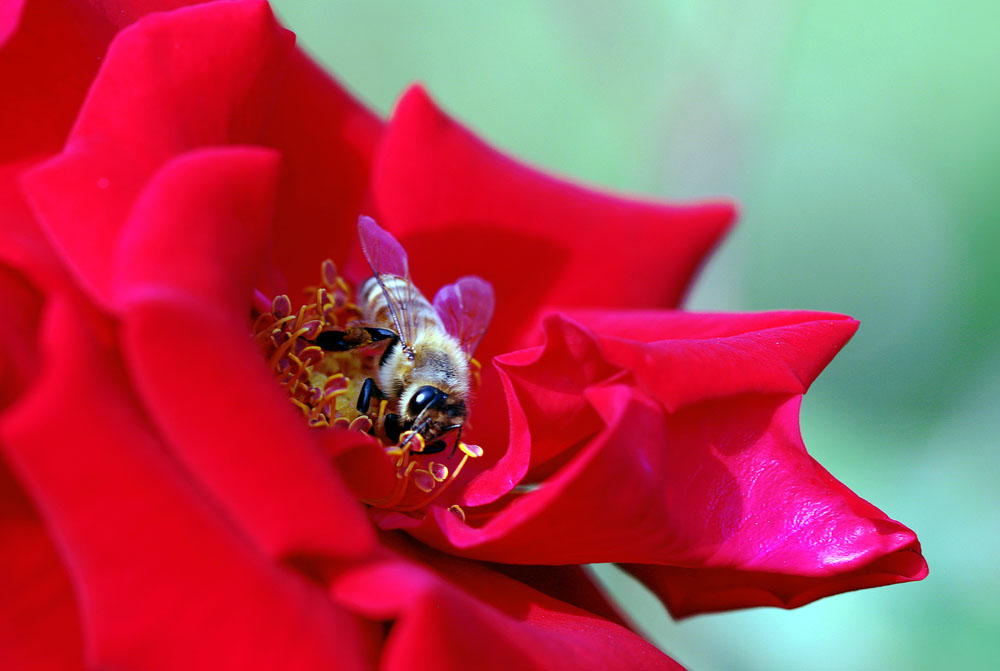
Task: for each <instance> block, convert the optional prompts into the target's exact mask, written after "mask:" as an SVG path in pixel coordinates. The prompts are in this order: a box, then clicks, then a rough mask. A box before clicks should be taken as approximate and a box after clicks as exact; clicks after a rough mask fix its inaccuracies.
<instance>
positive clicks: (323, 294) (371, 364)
mask: <svg viewBox="0 0 1000 671" xmlns="http://www.w3.org/2000/svg"><path fill="white" fill-rule="evenodd" d="M353 295H354V293H353V291H352V288H351V286H350V285H349V284H348V283H347V282H346V280H345V279H344V278H343V277H341V276H340V275H339V273H338V272H337V266H336V265H334V263H333V261H331V260H329V259H327V260H326V261H324V262H323V264H322V266H321V271H320V283H319V284H318V285H317V286H312V287H309V288H307V289H306V291H305V298H304V300H303V303H302V305H301V306H299V308H298V309H297V310H296V309H294V307H293V305H292V301H291V300H290V299H289V297H288V296H286V295H284V294H280V295H278V296H275V297H274V298H273V299H268V298H267V296H265V295H264V294H262V293H261V292H259V291H258V292H256V293H255V295H254V303H253V312H252V316H253V327H252V329H251V333H252V337H253V339H254V341H255V342H256V343H257V346H258V347H259V348H260V351H261V353H262V354H263V356H264V357H265V359H266V360H267V362H268V366H269V367H270V368H271V370H272V371H273V373H274V375H275V377H276V378H277V381H278V383H279V384H280V385H281V386H282V387H283V388H284V389H285V390H286V392H287V393H288V398H289V400H290V401H291V403H292V405H294V406H295V407H296V408H298V409H299V411H300V412H301V413H302V415H303V417H304V419H305V421H306V422H307V423H308V425H309V426H310V427H312V428H314V429H318V430H324V429H330V428H342V429H348V430H353V431H361V432H363V433H367V434H369V435H371V436H374V437H375V438H376V439H377V440H378V442H379V447H378V448H374V447H373V449H382V451H383V452H384V453H385V455H386V457H387V458H388V459H390V460H391V463H392V465H393V466H394V467H395V482H394V486H393V487H392V489H391V491H388V492H386V494H385V496H383V497H380V498H374V499H365V500H363V502H364V503H366V504H368V505H371V506H374V507H377V508H384V509H390V510H395V511H398V512H405V513H414V514H417V513H419V511H421V510H423V509H424V508H426V507H427V506H428V505H429V504H430V503H431V502H432V501H434V500H435V499H437V498H438V497H439V496H440V495H441V494H442V493H443V492H444V491H445V489H446V488H447V487H448V485H450V484H451V483H452V482H454V481H455V479H456V478H457V477H458V475H459V473H461V472H462V469H463V468H464V467H465V464H466V462H467V461H468V460H469V459H476V458H479V457H481V456H482V455H483V450H482V448H480V447H479V446H477V445H468V444H466V443H464V442H462V441H458V444H457V445H455V446H454V448H452V449H451V450H450V451H447V450H446V451H444V452H438V453H435V454H434V455H433V457H432V455H426V454H423V452H424V449H425V448H426V445H425V444H424V438H423V436H421V435H420V434H418V433H415V432H413V431H405V432H403V433H402V434H400V435H399V438H398V439H397V440H393V439H392V438H390V437H389V435H388V433H387V426H386V417H387V415H389V414H390V413H393V412H398V408H395V407H393V406H394V404H396V403H397V402H398V399H389V400H382V401H379V402H378V403H377V404H371V405H374V406H375V407H372V408H370V409H369V411H368V412H362V411H359V410H358V408H357V399H358V395H359V394H360V393H361V390H362V385H363V384H364V382H365V380H367V379H368V378H374V377H376V376H377V372H378V366H379V356H378V354H379V352H378V351H377V350H371V349H369V350H364V349H359V350H350V351H346V352H328V351H324V350H323V349H322V348H320V347H319V346H317V345H316V344H314V341H315V339H316V337H317V336H318V335H319V334H320V333H322V332H323V331H327V330H344V328H345V327H346V326H348V325H350V324H352V323H357V322H360V321H361V319H362V314H361V310H360V309H359V308H358V306H357V305H356V304H355V303H354V302H353V300H352V296H353ZM469 364H470V369H471V370H472V380H470V384H471V385H472V386H473V387H478V385H479V370H480V365H479V363H478V362H477V361H476V360H475V359H472V360H470V362H469ZM450 509H451V510H452V511H453V512H454V513H455V514H457V515H458V516H459V517H462V518H463V519H464V516H465V515H464V512H463V511H462V509H461V508H460V507H459V506H457V505H454V506H451V508H450Z"/></svg>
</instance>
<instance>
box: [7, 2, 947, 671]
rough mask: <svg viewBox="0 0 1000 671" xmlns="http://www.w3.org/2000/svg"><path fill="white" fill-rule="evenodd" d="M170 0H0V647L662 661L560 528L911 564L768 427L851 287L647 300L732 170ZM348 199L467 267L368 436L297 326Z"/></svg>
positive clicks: (722, 582) (195, 658)
mask: <svg viewBox="0 0 1000 671" xmlns="http://www.w3.org/2000/svg"><path fill="white" fill-rule="evenodd" d="M180 4H183V3H178V2H169V1H168V2H156V1H155V0H154V1H153V2H139V1H138V0H136V1H129V0H122V1H120V2H115V1H114V0H110V1H105V2H95V3H93V4H88V3H85V2H82V1H81V2H69V1H68V0H67V1H65V2H58V1H57V0H37V1H36V0H21V1H18V0H13V1H11V0H7V1H6V2H4V4H3V5H2V6H0V7H2V9H0V44H2V52H0V84H2V86H0V96H2V97H3V100H2V101H0V128H2V133H3V143H2V145H0V165H2V167H0V217H2V218H0V221H2V229H0V230H2V232H0V306H2V310H3V315H4V318H3V320H2V321H0V338H2V358H0V371H2V386H0V413H2V414H0V442H2V448H3V452H2V454H3V461H2V462H0V506H2V516H0V548H2V550H0V593H2V594H3V598H2V599H0V666H2V667H3V668H4V669H78V668H114V669H123V670H125V669H136V670H139V669H142V670H147V669H165V670H178V671H180V670H191V669H230V668H231V669H250V670H253V669H277V668H280V669H331V668H345V669H363V668H374V667H376V666H378V667H380V668H386V669H424V668H426V669H465V668H483V669H486V668H497V669H510V668H629V669H631V668H677V665H676V663H675V662H673V661H672V660H671V659H669V658H668V657H666V656H665V655H664V654H662V653H661V652H659V651H658V650H657V649H656V648H654V647H653V646H652V645H651V644H649V643H647V642H646V641H644V640H643V639H642V638H641V637H640V636H639V635H637V634H636V633H635V632H634V631H633V630H632V628H631V627H630V625H629V624H628V623H627V622H625V621H624V620H623V619H622V617H620V616H619V615H618V613H617V611H616V610H615V608H614V606H613V605H612V604H610V603H609V601H608V600H607V599H606V598H605V596H604V595H603V593H602V592H601V590H600V589H599V588H598V587H597V586H595V584H594V583H593V582H592V581H591V579H590V577H589V574H588V573H587V572H585V571H584V570H583V569H582V568H581V567H580V565H581V564H587V563H593V562H618V563H619V564H620V565H621V566H623V567H624V569H625V570H626V571H628V572H630V573H631V574H632V575H634V576H636V577H637V578H638V579H639V580H641V581H642V582H643V583H645V585H646V586H647V587H648V588H649V589H650V590H652V592H654V593H655V594H656V595H657V596H658V597H659V598H660V599H661V600H662V601H663V603H664V604H665V605H666V607H667V608H668V609H669V610H670V612H671V613H672V614H673V615H674V616H677V617H680V616H687V615H692V614H696V613H706V612H712V611H720V610H726V609H733V608H743V607H749V606H762V605H770V606H778V607H783V608H793V607H797V606H800V605H803V604H805V603H809V602H811V601H813V600H815V599H818V598H821V597H824V596H828V595H831V594H835V593H838V592H844V591H847V590H854V589H859V588H864V587H874V586H879V585H885V584H890V583H896V582H903V581H909V580H919V579H921V578H923V577H924V576H925V575H926V573H927V568H926V564H925V562H924V560H923V558H922V556H921V554H920V546H919V543H918V542H917V539H916V536H915V535H914V534H913V533H912V532H911V531H910V530H909V529H907V528H906V527H904V526H903V525H901V524H899V523H898V522H895V521H893V520H891V519H889V518H888V517H887V516H886V515H885V514H884V513H882V512H881V511H880V510H878V509H877V508H875V507H874V506H872V505H871V504H869V503H867V502H866V501H864V500H862V499H861V498H859V497H858V496H856V495H855V494H854V493H853V492H851V491H850V490H849V489H848V488H847V487H845V486H844V485H843V484H841V483H840V482H838V481H837V480H836V479H835V478H834V477H833V476H831V475H830V474H829V473H828V472H827V471H826V470H824V469H823V468H822V467H821V466H820V465H819V464H818V463H816V462H815V461H814V460H813V459H812V458H811V457H810V456H809V455H808V453H807V452H806V450H805V447H804V445H803V443H802V440H801V437H800V435H799V430H798V412H799V403H800V400H801V398H802V394H803V393H804V392H805V391H806V389H807V388H808V387H809V385H810V383H811V382H812V381H813V380H814V379H815V378H816V376H817V375H818V374H819V373H820V371H821V370H822V369H823V368H824V366H826V364H827V363H828V362H829V361H830V360H831V359H832V358H833V356H834V355H835V354H836V353H837V352H838V351H839V350H840V348H841V347H843V346H844V344H845V343H846V342H847V340H848V339H849V338H850V337H851V335H852V334H853V333H854V331H855V329H856V328H857V322H855V321H854V320H852V319H850V318H848V317H844V316H841V315H836V314H827V313H817V312H771V313H757V314H695V313H687V312H679V311H675V310H673V309H672V308H674V307H675V306H676V305H677V304H678V303H679V301H680V300H681V298H682V296H683V295H684V292H685V289H686V288H687V285H688V283H689V280H690V279H691V277H692V275H693V273H694V271H695V270H696V269H697V267H698V265H699V264H700V263H701V261H702V259H703V258H704V256H705V255H706V254H707V253H708V252H709V251H710V250H711V248H712V247H713V246H714V245H715V244H716V243H717V241H718V240H719V238H720V237H721V236H722V235H723V234H724V233H725V231H726V230H727V228H728V227H729V226H730V224H731V221H732V219H733V217H734V211H733V209H732V207H731V206H730V205H728V204H725V203H708V204H699V205H668V204H660V203H652V202H639V201H636V200H632V199H627V198H622V197H618V196H613V195H608V194H603V193H598V192H595V191H591V190H588V189H585V188H582V187H579V186H575V185H573V184H570V183H567V182H564V181H561V180H558V179H555V178H552V177H549V176H546V175H544V174H541V173H539V172H537V171H535V170H533V169H531V168H528V167H526V166H524V165H522V164H520V163H518V162H516V161H514V160H512V159H510V158H507V157H506V156H504V155H502V154H501V153H499V152H497V151H496V150H494V149H492V148H491V147H489V146H487V145H486V144H484V143H483V142H482V141H480V140H478V139H477V138H476V137H475V136H474V135H473V134H471V133H470V132H469V131H468V130H466V129H465V128H463V127H462V126H461V125H459V124H458V123H456V122H455V121H454V120H452V119H451V118H449V117H448V116H447V115H446V114H445V113H444V112H442V111H441V110H440V109H439V108H438V107H437V106H436V105H435V103H434V102H433V101H432V99H431V98H430V97H429V95H428V94H427V93H426V92H425V91H424V90H422V89H421V88H419V87H415V88H412V89H411V90H410V91H408V92H407V93H406V94H405V95H404V96H403V98H402V99H401V101H400V102H399V104H398V106H397V108H396V109H395V111H394V113H393V114H392V117H391V118H390V119H389V120H388V121H383V120H381V119H379V118H378V117H376V116H375V115H373V114H372V113H370V112H369V111H368V110H366V109H365V108H364V107H362V106H360V105H359V104H358V103H357V102H355V101H354V100H353V99H352V98H351V97H350V96H349V95H348V94H347V93H345V92H344V90H343V89H341V88H340V87H339V86H338V85H337V84H336V83H335V82H334V81H332V80H331V79H330V78H329V77H328V76H327V75H325V74H324V73H323V72H322V71H320V70H319V69H318V68H317V67H316V66H315V65H314V64H313V63H312V62H311V61H310V60H309V59H308V58H307V57H306V56H305V55H303V53H302V52H301V51H299V50H297V49H296V47H295V46H294V43H293V42H294V41H293V36H292V35H291V34H290V33H289V32H288V31H286V30H284V29H283V28H281V27H280V26H279V25H278V24H277V23H276V22H275V19H274V17H273V15H272V13H271V11H270V9H269V7H268V6H267V4H265V3H262V2H258V1H253V2H242V1H240V2H211V3H205V4H201V5H196V6H191V7H180V8H175V6H176V5H180ZM154 10H156V11H154ZM160 10H164V11H160ZM359 57H360V56H359ZM359 214H371V215H373V216H374V217H375V218H376V219H377V221H378V222H379V224H380V225H382V226H383V227H385V228H386V229H387V230H388V231H390V232H391V233H392V234H393V235H394V236H395V237H396V238H398V239H399V240H400V242H401V243H402V244H403V246H404V247H405V248H406V250H407V251H408V253H409V258H410V264H411V269H412V276H413V277H414V280H415V282H416V284H417V285H418V286H419V287H420V288H421V289H422V290H423V291H424V292H426V293H428V295H431V294H432V293H433V291H435V290H436V289H437V288H438V287H440V286H442V285H444V284H447V283H449V282H452V281H454V279H455V278H457V277H459V276H461V275H466V274H476V275H480V276H482V277H484V278H485V279H487V280H488V281H489V282H490V283H492V285H493V287H494V289H495V293H496V305H497V307H496V313H495V316H494V318H493V322H492V324H491V326H490V329H489V331H488V332H487V334H486V337H485V339H484V340H483V341H482V344H481V345H480V347H479V349H478V351H477V353H476V358H477V360H478V361H479V362H482V369H481V372H478V371H477V373H476V375H475V376H474V377H476V378H477V380H479V382H480V383H479V387H478V391H477V393H476V395H475V400H474V403H473V404H472V408H471V416H470V420H469V422H468V424H467V425H466V427H465V431H464V433H463V439H464V441H465V442H464V443H463V445H462V449H461V450H452V451H451V452H442V453H440V454H438V455H434V456H433V457H428V456H422V455H419V454H414V455H410V457H407V458H408V459H410V460H411V461H412V464H409V462H407V463H402V464H401V459H403V457H401V456H400V455H399V451H398V450H396V451H393V450H392V449H391V446H388V447H386V446H383V445H382V444H381V443H379V442H378V441H376V439H375V438H373V437H371V436H370V435H368V433H367V432H366V431H365V429H367V428H368V427H369V426H370V425H371V423H370V422H369V421H368V419H367V418H361V419H358V417H357V412H356V411H355V412H354V414H353V416H351V413H350V411H349V407H348V406H350V405H352V404H353V401H354V398H355V395H354V393H355V391H356V387H357V384H358V383H359V382H360V380H359V379H358V378H357V375H356V372H354V377H353V378H352V377H351V375H350V374H351V373H352V371H351V370H350V361H351V359H352V357H354V355H353V354H349V355H346V358H345V356H343V355H338V356H340V358H339V359H338V358H337V357H333V356H330V355H324V354H323V353H322V352H316V351H315V350H316V348H313V349H312V350H309V345H308V339H309V338H310V337H315V334H316V332H318V330H319V329H323V328H329V327H331V325H334V324H338V323H339V324H343V323H345V321H344V320H346V319H349V318H350V314H351V310H352V309H354V307H353V305H352V301H354V296H353V291H354V290H355V288H356V287H357V283H358V282H359V281H360V280H363V279H364V277H365V276H366V267H365V266H364V263H363V259H362V258H361V256H360V250H359V246H358V240H357V219H358V216H359ZM327 258H330V259H332V263H331V262H327V263H325V262H324V261H325V260H326V259H327ZM317 320H318V321H317ZM312 322H317V323H312ZM378 420H379V418H376V421H378ZM343 425H348V428H342V427H343ZM358 429H361V430H358ZM377 433H378V432H376V434H377ZM432 459H437V461H436V462H434V463H431V461H430V460H432ZM404 461H405V460H404ZM414 464H415V465H414ZM401 465H402V466H405V467H406V468H401ZM421 478H422V479H421ZM404 485H406V487H404Z"/></svg>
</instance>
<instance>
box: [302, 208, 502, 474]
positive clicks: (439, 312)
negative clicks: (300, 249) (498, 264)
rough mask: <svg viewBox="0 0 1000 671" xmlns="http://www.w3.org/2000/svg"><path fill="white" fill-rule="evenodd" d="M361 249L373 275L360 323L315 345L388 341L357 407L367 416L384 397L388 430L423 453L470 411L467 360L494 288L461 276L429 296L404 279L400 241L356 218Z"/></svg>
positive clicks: (361, 297) (364, 290)
mask: <svg viewBox="0 0 1000 671" xmlns="http://www.w3.org/2000/svg"><path fill="white" fill-rule="evenodd" d="M358 234H359V237H360V239H361V248H362V250H363V251H364V254H365V257H366V258H367V259H368V264H369V265H370V266H371V269H372V276H371V277H370V278H368V279H367V280H366V281H365V282H364V283H363V284H362V285H361V288H360V290H359V292H358V307H359V308H360V310H361V313H362V318H363V320H364V325H348V327H347V329H346V330H345V331H326V332H323V333H321V334H319V336H318V337H317V338H316V344H317V345H319V346H320V347H322V348H323V349H324V350H327V351H347V350H352V349H357V348H364V347H370V346H374V345H376V344H380V343H381V341H384V340H387V341H388V343H387V344H386V346H385V350H384V351H383V353H382V356H381V358H380V359H379V362H378V369H377V371H374V372H375V378H377V382H376V379H373V378H372V377H369V378H367V379H366V380H365V383H364V385H363V386H362V388H361V393H360V394H359V396H358V404H357V407H358V412H361V413H367V412H368V410H369V407H370V404H371V401H372V400H373V399H384V400H387V401H389V403H390V406H391V408H392V410H393V412H391V413H389V414H387V415H386V417H385V429H386V434H387V435H388V436H389V438H390V439H392V440H398V439H399V435H400V433H402V432H404V431H413V432H415V433H417V434H420V435H421V436H422V437H423V439H424V443H425V445H426V447H425V448H424V450H423V454H433V453H435V452H440V451H442V450H444V449H445V443H444V440H442V438H443V437H444V436H445V435H446V434H448V433H450V432H452V431H457V432H458V433H457V435H456V437H455V445H458V441H459V440H460V438H461V430H462V425H463V424H465V422H466V420H467V419H468V416H469V408H468V403H469V394H470V385H469V360H470V359H471V358H472V353H473V352H474V351H475V349H476V346H477V345H479V341H480V340H482V338H483V334H484V333H485V332H486V327H487V326H488V325H489V322H490V318H491V317H492V316H493V307H494V298H493V287H492V286H491V285H490V283H489V282H487V281H486V280H484V279H482V278H480V277H475V276H467V277H462V278H460V279H459V280H457V281H456V282H455V283H454V284H449V285H447V286H444V287H442V288H441V290H440V291H438V293H437V295H435V296H434V302H433V304H432V303H431V302H430V301H428V300H427V299H426V298H425V297H424V295H423V294H422V293H420V290H419V289H417V287H416V286H414V284H413V282H412V281H411V280H410V269H409V263H408V261H407V256H406V252H405V251H404V250H403V247H402V245H400V244H399V242H398V241H397V240H396V239H395V238H394V237H392V235H390V234H389V233H388V232H387V231H385V230H383V229H382V228H381V227H380V226H379V225H378V224H376V223H375V221H374V220H373V219H372V218H371V217H366V216H362V217H361V218H360V219H359V220H358Z"/></svg>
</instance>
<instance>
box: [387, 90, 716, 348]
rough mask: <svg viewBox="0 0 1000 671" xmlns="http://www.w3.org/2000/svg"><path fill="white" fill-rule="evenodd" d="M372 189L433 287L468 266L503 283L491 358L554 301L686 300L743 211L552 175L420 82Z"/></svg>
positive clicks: (662, 303)
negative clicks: (447, 107)
mask: <svg viewBox="0 0 1000 671" xmlns="http://www.w3.org/2000/svg"><path fill="white" fill-rule="evenodd" d="M373 192H374V196H375V205H376V208H377V211H378V213H379V215H380V216H381V219H380V223H381V224H382V225H383V226H385V227H386V228H388V229H389V230H390V231H391V232H392V233H393V234H394V235H396V236H397V237H398V238H399V240H400V242H402V243H403V246H404V247H405V248H406V250H407V251H408V252H409V255H410V260H411V270H412V272H413V278H414V280H415V281H416V283H417V285H418V286H419V287H421V289H422V290H423V291H425V292H427V293H428V295H430V294H433V292H434V291H435V290H436V289H437V288H438V287H440V286H442V285H444V284H446V283H448V282H452V281H454V280H455V278H457V277H460V276H462V275H473V274H474V275H480V276H482V277H484V278H485V279H486V280H488V281H490V282H491V283H492V284H493V285H494V288H495V290H496V297H497V311H496V314H495V316H494V320H493V324H492V326H491V327H490V330H489V331H488V332H487V334H486V337H485V339H484V340H483V343H482V344H481V345H480V355H481V357H487V358H488V357H489V356H491V355H493V354H496V353H499V352H503V351H509V349H511V348H512V344H513V343H514V342H515V339H516V337H517V336H518V335H520V334H521V333H522V332H523V330H524V329H525V328H526V327H531V326H532V325H533V322H534V319H533V317H534V314H535V311H536V310H537V309H538V308H539V307H540V306H542V305H545V304H547V305H556V306H560V307H570V306H593V307H611V306H615V307H669V306H673V305H676V304H677V303H678V302H679V300H680V299H681V297H682V296H683V294H684V291H685V289H686V287H687V285H688V282H689V281H690V279H691V277H692V275H693V273H694V271H695V269H696V268H697V267H698V265H699V264H700V263H701V261H702V259H703V258H704V256H705V255H706V254H707V253H708V252H709V250H711V248H712V247H713V246H714V245H715V243H716V242H717V241H718V239H719V237H720V236H721V235H722V234H723V233H724V232H725V231H726V229H727V228H728V227H729V225H730V223H731V222H732V220H733V217H734V210H733V207H732V206H731V205H729V204H728V203H706V204H701V205H667V204H662V203H655V202H644V201H640V200H637V199H630V198H625V197H621V196H616V195H612V194H606V193H600V192H597V191H593V190H590V189H587V188H584V187H581V186H578V185H576V184H572V183H570V182H567V181H562V180H559V179H555V178H553V177H550V176H548V175H546V174H544V173H541V172H539V171H537V170H534V169H532V168H530V167H528V166H526V165H524V164H522V163H518V162H516V161H514V160H512V159H511V158H509V157H507V156H505V155H503V154H501V153H500V152H498V151H496V150H495V149H493V148H492V147H490V146H488V145H487V144H485V143H484V142H482V141H481V140H480V139H478V138H477V137H475V136H474V135H473V134H472V133H471V132H469V131H468V130H467V129H465V128H464V127H462V126H461V125H460V124H458V123H456V122H455V121H454V120H452V119H451V118H449V117H448V116H447V115H446V114H444V113H443V112H442V111H441V110H440V109H439V108H438V107H437V106H436V105H435V104H434V102H433V101H432V100H431V99H430V97H429V96H428V95H427V93H426V92H425V91H424V90H423V89H422V88H420V87H419V86H417V87H413V88H411V89H410V90H409V91H408V92H407V93H406V94H405V95H404V96H403V98H402V99H401V100H400V102H399V104H398V106H397V107H396V110H395V112H394V113H393V116H392V119H391V121H390V123H389V126H388V128H387V131H386V136H385V139H384V142H383V146H382V150H381V153H380V156H379V160H378V163H377V165H376V170H375V175H374V178H373ZM611 250H613V253H609V252H610V251H611ZM635 277H642V278H643V281H642V282H641V283H636V282H635V281H634V278H635Z"/></svg>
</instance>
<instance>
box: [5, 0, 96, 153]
mask: <svg viewBox="0 0 1000 671" xmlns="http://www.w3.org/2000/svg"><path fill="white" fill-rule="evenodd" d="M5 33H6V40H5V39H4V36H5V35H4V34H5ZM113 34H114V31H113V29H112V28H111V26H109V25H108V24H107V22H106V21H104V19H103V17H101V16H100V14H99V13H98V12H95V11H93V10H92V9H91V8H90V7H89V6H88V5H87V4H86V3H83V2H65V1H62V0H23V1H20V2H18V1H16V0H15V1H14V2H4V3H3V9H2V10H0V128H2V129H3V138H4V140H3V143H0V162H6V161H12V160H16V159H23V158H27V157H30V156H36V155H39V154H44V153H51V152H55V151H58V150H59V148H60V147H61V146H62V143H63V141H64V140H65V139H66V134H67V133H68V131H69V128H70V125H71V124H72V123H73V119H74V118H75V116H76V111H77V110H78V109H79V106H80V102H81V101H82V100H83V97H84V94H85V93H86V91H87V87H88V86H89V85H90V82H91V80H92V79H93V77H94V74H95V73H96V72H97V68H98V66H99V65H100V59H101V56H102V55H103V54H104V49H105V47H106V46H107V43H108V41H109V40H110V39H111V36H112V35H113Z"/></svg>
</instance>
